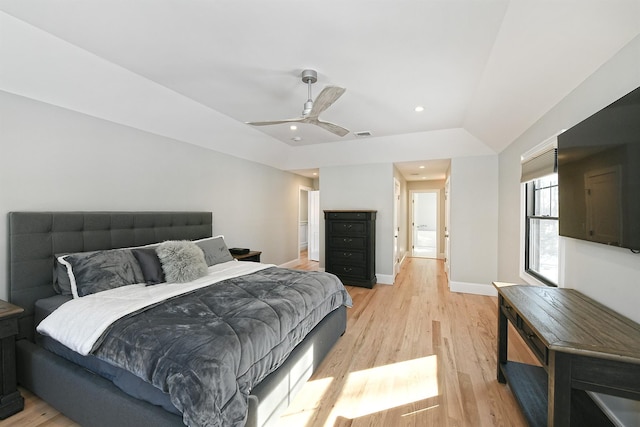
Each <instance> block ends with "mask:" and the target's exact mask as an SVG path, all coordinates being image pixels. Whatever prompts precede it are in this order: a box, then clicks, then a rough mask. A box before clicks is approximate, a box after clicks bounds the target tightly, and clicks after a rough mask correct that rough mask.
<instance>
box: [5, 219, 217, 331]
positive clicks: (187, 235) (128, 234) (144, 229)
mask: <svg viewBox="0 0 640 427" xmlns="http://www.w3.org/2000/svg"><path fill="white" fill-rule="evenodd" d="M212 224H213V215H212V213H211V212H10V213H9V280H10V286H9V299H10V301H11V302H12V303H13V304H16V305H18V306H20V307H22V308H24V310H25V311H24V314H23V317H22V318H21V319H20V325H19V337H20V338H23V337H27V338H30V339H32V337H33V331H34V325H33V312H34V304H35V302H36V301H37V300H38V299H40V298H46V297H49V296H52V295H55V291H54V290H53V267H54V255H55V254H63V253H69V252H87V251H95V250H102V249H115V248H124V247H129V246H141V245H147V244H150V243H157V242H162V241H164V240H182V239H185V240H194V239H201V238H205V237H211V235H212V231H213V230H212Z"/></svg>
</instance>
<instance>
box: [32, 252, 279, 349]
mask: <svg viewBox="0 0 640 427" xmlns="http://www.w3.org/2000/svg"><path fill="white" fill-rule="evenodd" d="M269 267H274V265H272V264H260V263H255V262H238V261H235V260H234V261H229V262H224V263H221V264H217V265H213V266H211V267H209V268H208V273H207V275H206V276H203V277H201V278H199V279H197V280H194V281H192V282H187V283H162V284H159V285H154V286H146V285H145V284H144V283H142V284H135V285H128V286H122V287H119V288H115V289H111V290H109V291H103V292H98V293H95V294H92V295H87V296H85V297H82V298H75V299H73V300H71V301H68V302H66V303H64V304H62V305H61V306H60V307H59V308H58V309H57V310H55V311H54V312H53V313H51V314H50V315H49V316H47V317H46V318H45V319H44V320H43V321H42V322H40V324H39V325H38V327H37V328H36V329H37V331H38V332H39V333H41V334H43V335H47V336H50V337H51V338H53V339H55V340H56V341H58V342H60V343H62V344H64V345H65V346H67V347H68V348H70V349H71V350H73V351H75V352H77V353H80V354H82V355H85V356H86V355H87V354H89V353H90V352H91V351H92V350H93V348H94V346H95V344H96V342H97V341H98V340H99V339H100V337H101V336H102V334H103V333H104V331H105V330H106V329H107V328H108V327H109V326H110V325H111V324H112V323H113V322H115V321H116V320H118V319H120V318H122V317H124V316H126V315H128V314H131V313H134V312H136V311H138V310H141V309H143V308H145V307H148V306H150V305H153V304H157V303H159V302H162V301H164V300H166V299H168V298H173V297H176V296H178V295H182V294H184V293H187V292H191V291H194V290H196V289H200V288H203V287H205V286H209V285H212V284H214V283H217V282H220V281H223V280H227V279H231V278H234V277H238V276H243V275H246V274H251V273H255V272H257V271H260V270H264V269H266V268H269Z"/></svg>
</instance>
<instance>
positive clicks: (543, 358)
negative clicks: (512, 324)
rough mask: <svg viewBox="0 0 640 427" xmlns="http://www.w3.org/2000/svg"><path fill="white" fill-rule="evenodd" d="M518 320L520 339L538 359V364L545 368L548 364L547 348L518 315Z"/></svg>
mask: <svg viewBox="0 0 640 427" xmlns="http://www.w3.org/2000/svg"><path fill="white" fill-rule="evenodd" d="M518 320H519V321H520V327H519V329H520V332H521V335H522V337H523V338H524V339H525V341H526V342H527V345H528V346H529V348H530V349H531V350H532V351H533V353H534V354H535V355H536V356H537V357H538V359H539V360H540V363H542V364H543V365H545V366H546V365H547V363H548V362H549V360H548V356H549V355H548V352H547V346H545V345H544V343H543V342H542V340H541V339H540V338H539V337H538V335H536V333H535V332H533V329H531V328H530V327H529V325H527V324H526V323H525V321H524V320H523V319H522V318H521V317H520V316H519V315H518Z"/></svg>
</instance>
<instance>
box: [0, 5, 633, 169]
mask: <svg viewBox="0 0 640 427" xmlns="http://www.w3.org/2000/svg"><path fill="white" fill-rule="evenodd" d="M0 10H1V11H3V12H4V13H0V19H1V21H0V24H1V25H0V32H1V33H0V35H1V36H2V42H1V43H0V55H1V56H0V60H1V62H2V68H1V69H0V89H1V90H4V91H7V92H11V93H16V94H19V95H23V96H27V97H30V98H34V99H38V100H41V101H43V102H47V103H51V104H54V105H58V106H61V107H64V108H69V109H72V110H76V111H79V112H82V113H84V114H89V115H92V116H96V117H100V118H103V119H106V120H110V121H113V122H116V123H121V124H124V125H127V126H132V127H135V128H139V129H142V130H145V131H149V132H153V133H157V134H160V135H164V136H168V137H171V138H174V139H177V140H181V141H184V142H188V143H192V144H196V145H200V146H203V147H207V148H211V149H215V150H218V151H222V152H226V153H229V154H232V155H235V156H239V157H243V158H247V159H250V160H254V161H259V162H262V163H266V164H270V165H272V166H275V167H279V168H281V169H289V170H296V169H305V168H316V167H321V166H329V165H340V164H350V163H375V162H383V161H393V162H405V161H416V160H432V159H443V158H450V157H455V156H466V155H483V154H491V153H499V152H500V151H501V150H503V149H504V148H505V147H506V146H507V145H508V144H510V143H511V142H512V141H513V140H514V139H516V138H517V137H518V136H519V135H521V134H522V133H523V132H524V131H525V130H526V129H527V128H528V127H530V126H531V125H532V124H534V123H535V122H536V121H537V120H538V119H539V118H540V117H541V116H543V115H544V114H545V113H546V112H547V111H549V110H550V109H551V108H552V107H553V106H554V105H556V104H557V103H558V102H559V101H560V100H561V99H562V98H564V97H565V96H566V95H567V94H569V93H570V92H571V91H572V90H573V89H574V88H575V87H576V86H578V85H579V84H580V83H581V82H582V81H584V80H585V79H586V78H587V77H588V76H589V75H591V74H592V73H593V72H594V71H596V70H597V69H598V68H599V67H600V66H602V65H603V64H604V63H605V62H606V61H607V60H609V59H610V58H611V57H612V56H613V55H615V53H616V52H618V51H619V50H620V49H621V48H622V47H623V46H625V45H626V44H627V43H629V42H630V41H631V40H632V39H633V38H634V37H636V36H638V34H640V1H638V0H584V1H577V0H554V1H521V0H394V1H391V0H388V1H382V0H373V1H372V0H349V1H345V0H325V1H318V2H310V1H300V0H273V1H264V0H217V1H214V0H209V1H204V0H197V1H196V0H144V1H143V0H117V1H116V0H94V1H79V0H58V1H45V0H40V1H33V0H0ZM306 68H312V69H315V70H317V73H318V82H317V83H315V84H314V85H312V91H313V96H314V97H315V96H316V95H317V94H318V93H319V92H320V91H321V90H322V88H323V87H324V86H326V85H337V86H341V87H344V88H346V92H345V93H344V95H342V96H341V97H340V98H339V99H338V100H337V101H336V102H335V103H334V104H333V105H332V106H331V107H329V109H327V110H326V111H325V112H323V113H322V115H321V119H323V120H327V121H330V122H334V123H337V124H339V125H340V126H343V127H345V128H347V129H349V130H350V131H351V132H350V133H349V134H347V135H346V136H344V137H339V136H337V135H334V134H332V133H330V132H327V131H326V130H323V129H321V128H319V127H316V126H313V125H308V124H300V125H298V126H297V129H296V130H291V129H290V128H289V125H288V124H279V125H274V126H264V127H252V126H249V125H247V124H245V122H247V121H257V120H273V119H286V118H294V117H298V116H300V114H301V112H302V109H303V103H304V102H305V101H306V99H307V86H306V85H305V84H304V83H303V82H302V81H301V80H300V73H301V71H302V70H303V69H306ZM417 106H421V107H422V108H423V111H421V112H416V111H415V110H414V109H415V107H417ZM361 131H367V132H370V134H371V136H366V137H358V136H356V134H355V132H361ZM294 138H295V139H296V140H294Z"/></svg>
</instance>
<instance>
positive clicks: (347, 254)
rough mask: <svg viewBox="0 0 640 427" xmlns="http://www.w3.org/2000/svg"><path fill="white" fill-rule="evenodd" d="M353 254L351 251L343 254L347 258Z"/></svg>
mask: <svg viewBox="0 0 640 427" xmlns="http://www.w3.org/2000/svg"><path fill="white" fill-rule="evenodd" d="M351 255H353V254H352V253H351V252H349V253H347V252H345V253H343V254H342V256H344V257H345V258H349V257H350V256H351Z"/></svg>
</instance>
